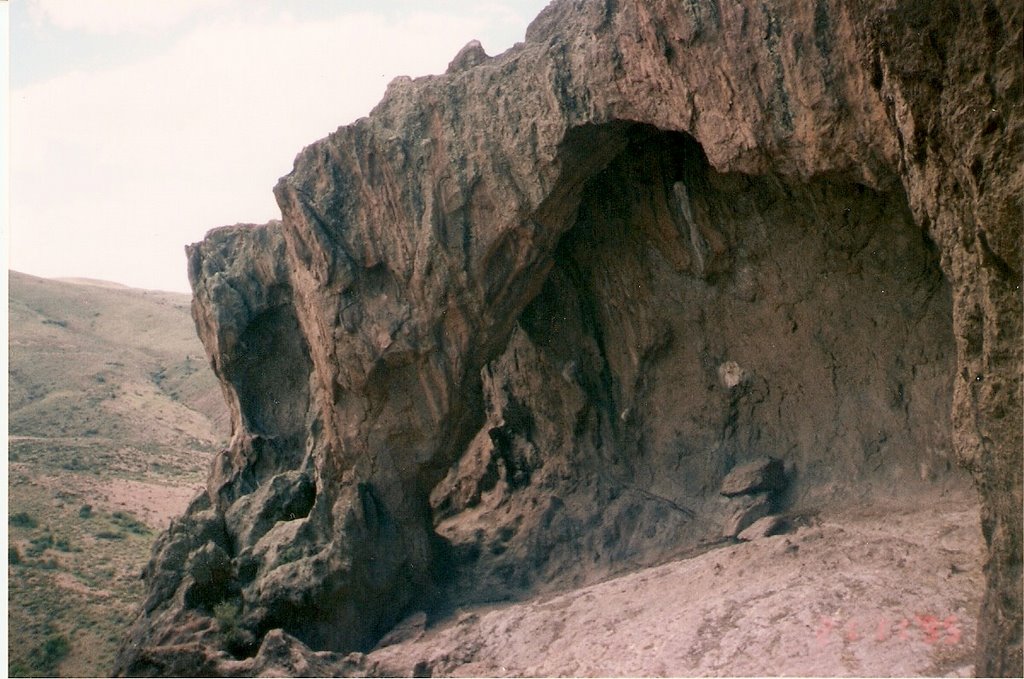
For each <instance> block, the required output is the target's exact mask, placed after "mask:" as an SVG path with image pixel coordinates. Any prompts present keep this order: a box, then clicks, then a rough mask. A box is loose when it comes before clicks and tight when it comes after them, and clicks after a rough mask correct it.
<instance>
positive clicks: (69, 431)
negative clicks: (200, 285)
mask: <svg viewBox="0 0 1024 679" xmlns="http://www.w3.org/2000/svg"><path fill="white" fill-rule="evenodd" d="M9 281H10V297H9V300H8V311H9V318H10V344H9V358H10V368H9V378H10V380H9V384H10V400H9V413H8V414H9V432H8V433H9V442H10V445H9V457H8V460H9V475H8V492H9V506H8V517H9V523H10V546H11V549H10V551H9V563H10V565H9V567H8V582H9V585H10V598H9V613H8V624H9V629H10V637H9V638H10V645H11V654H10V656H9V658H8V671H9V673H10V674H12V675H34V674H43V675H47V674H58V673H60V674H65V675H102V674H106V673H107V671H108V669H109V666H110V663H111V660H112V658H111V655H112V652H113V649H114V643H115V640H116V639H118V638H119V637H120V635H121V634H122V633H123V627H124V625H125V624H126V621H127V620H128V616H129V614H130V612H131V611H132V610H133V609H134V607H135V605H137V601H138V598H139V597H140V596H141V583H140V582H139V579H138V574H139V572H140V571H141V569H142V566H143V565H144V564H145V561H146V559H147V558H148V555H149V550H150V546H151V544H152V541H153V538H154V535H155V531H156V530H158V529H162V528H166V527H167V524H168V523H169V521H170V519H171V517H173V516H176V515H178V514H181V513H182V512H183V511H184V509H185V507H186V506H187V504H188V502H189V500H190V499H191V498H192V497H193V496H194V495H195V494H196V493H197V492H198V489H199V487H200V486H201V485H202V478H203V475H204V474H205V472H206V469H207V467H208V464H209V459H210V457H211V455H212V453H213V452H214V451H215V450H216V449H217V446H218V445H220V444H221V443H222V442H223V440H224V439H225V438H226V434H227V432H226V410H225V407H224V405H223V397H222V396H221V391H220V388H219V386H218V384H217V382H216V380H215V379H214V378H213V376H212V374H211V373H210V371H209V369H208V368H207V365H206V358H205V355H204V353H203V349H202V346H201V345H200V344H199V341H198V339H197V338H196V335H195V329H194V326H193V323H192V319H191V317H190V314H189V296H188V295H183V294H173V293H163V292H151V291H144V290H135V289H131V288H126V287H123V286H117V285H114V284H108V283H103V282H97V281H66V282H61V281H55V280H47V279H42V278H36V277H34V276H28V275H25V274H20V273H17V272H10V278H9Z"/></svg>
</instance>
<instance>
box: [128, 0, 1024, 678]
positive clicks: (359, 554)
mask: <svg viewBox="0 0 1024 679" xmlns="http://www.w3.org/2000/svg"><path fill="white" fill-rule="evenodd" d="M1021 25H1022V11H1021V8H1020V7H1019V4H1018V3H1015V2H981V1H978V2H966V1H965V2H956V1H953V0H942V1H940V2H934V3H922V2H916V1H914V0H905V1H898V0H889V1H885V2H876V1H871V2H867V1H864V2H832V1H829V0H815V1H813V2H812V1H811V0H807V1H804V2H761V1H757V2H755V1H753V0H728V1H722V2H669V1H667V0H645V1H644V2H639V1H636V0H559V1H557V2H554V3H552V4H551V5H550V6H549V7H548V8H547V9H545V10H544V11H543V12H542V13H541V14H540V16H538V17H537V19H536V20H535V21H534V22H533V23H532V24H531V26H530V28H529V30H528V32H527V35H526V39H525V42H524V43H521V44H519V45H517V46H516V47H514V48H513V49H511V50H509V51H508V52H505V53H504V54H501V55H498V56H494V57H491V56H488V55H487V54H486V53H485V52H484V50H483V48H482V47H481V46H480V45H479V43H475V42H474V43H470V44H469V45H467V47H466V48H464V49H463V50H462V51H461V52H460V53H459V54H458V55H457V56H456V57H455V58H454V59H453V61H452V63H451V65H450V66H449V69H448V71H447V72H446V73H445V74H443V75H439V76H432V77H426V78H420V79H416V80H411V79H409V78H398V79H396V80H395V81H393V82H392V83H391V85H390V86H389V88H388V91H387V93H386V95H385V97H384V100H383V101H382V102H381V103H380V104H379V105H378V106H377V108H375V109H374V111H373V112H372V113H371V115H370V116H369V117H367V118H363V119H361V120H359V121H357V122H355V123H353V124H352V125H349V126H347V127H343V128H340V129H339V130H337V131H336V132H335V133H334V134H332V135H330V136H329V137H327V138H325V139H322V140H320V141H318V142H316V143H314V144H312V145H310V146H308V147H307V148H305V149H303V150H302V152H301V153H300V154H299V155H298V157H297V158H296V161H295V167H294V170H293V171H292V172H291V173H290V174H289V175H288V176H286V177H284V178H283V179H282V180H281V181H280V182H279V183H278V185H277V186H276V188H275V195H276V197H277V200H278V203H279V205H280V207H281V211H282V217H283V218H282V221H281V222H274V223H271V224H267V225H262V226H252V225H240V226H234V227H226V228H222V229H217V230H214V231H212V232H211V233H210V234H209V235H208V236H207V238H206V240H204V241H203V242H201V243H198V244H196V245H193V246H191V247H190V248H189V275H190V279H191V281H192V285H193V290H194V293H195V296H194V302H193V314H194V317H195V320H196V326H197V328H198V331H199V334H200V337H201V338H202V340H203V342H204V344H205V346H206V349H207V352H208V354H209V356H210V360H211V364H212V366H213V369H214V370H215V372H216V374H217V376H218V377H219V378H220V380H221V383H222V385H223V390H224V394H225V398H226V400H227V402H228V404H229V406H230V409H231V413H232V424H233V426H232V432H233V434H232V438H231V441H230V444H229V445H228V447H227V449H226V450H225V451H223V452H222V453H221V454H220V455H219V456H218V457H217V459H216V461H215V463H214V466H213V468H212V470H211V473H210V476H209V482H208V484H207V490H206V492H205V493H204V494H203V495H201V496H200V497H198V498H197V499H196V500H195V501H194V502H193V504H192V506H191V507H190V508H189V510H188V512H187V513H186V515H185V516H183V517H181V518H180V519H179V520H177V521H176V522H175V523H174V524H173V525H172V526H171V528H170V529H169V530H168V531H167V533H165V534H164V535H163V536H161V538H160V539H159V540H158V542H157V544H156V546H155V548H154V555H153V559H152V561H151V563H150V565H149V567H148V568H147V571H146V574H145V577H146V579H147V585H148V597H147V600H146V602H145V604H144V606H143V608H142V611H141V613H140V615H139V618H138V619H137V621H136V623H135V625H134V627H133V629H132V631H131V633H130V636H129V638H128V639H127V641H126V642H125V645H124V647H123V649H122V652H121V654H120V658H119V660H118V666H117V668H116V671H117V672H118V673H123V674H160V673H166V674H184V673H200V674H248V673H255V672H259V671H260V668H261V665H260V663H261V662H264V661H266V659H267V658H271V657H272V658H273V659H274V660H273V662H274V663H275V664H273V667H275V668H278V669H280V668H282V667H284V668H291V670H290V671H295V672H327V671H332V672H343V671H346V669H345V668H346V667H347V665H345V663H357V660H358V658H357V657H356V656H349V657H348V658H346V657H345V656H343V655H340V654H343V653H346V652H349V651H362V650H367V649H369V648H370V647H372V646H373V645H374V643H376V641H377V640H379V639H380V638H381V637H382V636H383V635H384V634H385V633H386V632H387V631H388V630H389V629H391V628H392V627H393V626H394V625H395V623H397V622H398V621H400V620H401V619H403V618H404V617H406V616H407V615H408V614H410V613H412V612H415V611H427V612H428V614H429V615H430V616H438V615H443V613H444V611H445V610H446V609H449V608H450V607H452V606H455V605H460V604H464V603H471V602H482V601H495V600H505V599H511V598H516V597H520V596H524V595H526V594H530V593H537V592H541V591H545V590H552V589H560V588H565V587H569V586H574V585H580V584H584V583H587V582H592V581H594V580H596V579H597V578H600V577H602V576H605V575H607V574H609V573H613V572H616V571H621V570H623V569H628V568H631V567H635V566H637V565H642V564H645V563H653V562H657V561H662V560H665V559H667V558H670V557H673V556H678V555H680V554H683V553H686V552H687V551H689V550H693V549H697V548H702V547H706V546H708V545H709V544H712V543H713V542H714V541H715V540H716V539H718V536H719V535H720V532H721V523H722V518H723V517H725V516H726V515H727V514H728V512H729V511H730V504H729V502H730V501H729V500H727V499H725V498H723V497H721V496H720V495H719V494H718V488H719V486H720V484H721V481H722V479H723V478H724V477H725V475H726V474H727V473H728V472H729V470H730V469H732V468H733V467H734V466H736V465H738V464H741V463H744V462H747V461H750V460H754V459H757V458H760V457H763V456H766V455H767V456H771V457H774V458H777V459H781V460H782V461H783V462H784V465H785V474H786V477H787V490H786V492H785V493H784V494H782V495H781V496H779V497H775V498H773V500H772V502H773V503H774V504H775V505H777V506H776V509H787V508H788V509H799V508H809V507H814V506H819V505H821V504H822V503H825V502H829V501H832V500H834V499H835V498H837V497H861V498H863V497H871V496H872V495H873V494H882V495H884V494H888V493H893V492H899V493H904V494H913V493H914V492H916V490H918V489H923V488H927V487H935V486H936V485H942V484H956V483H957V482H958V475H959V474H960V473H962V472H961V471H960V467H961V466H962V467H964V468H966V469H967V470H969V472H970V474H971V476H972V477H973V479H974V483H975V485H976V487H977V489H978V492H979V493H980V496H981V500H982V505H983V510H982V526H983V532H984V536H985V539H986V543H987V545H988V557H987V564H986V573H987V578H988V584H987V590H986V595H985V601H984V605H983V612H982V614H981V615H980V616H979V617H980V620H982V621H983V622H982V624H980V626H979V634H978V650H977V654H978V656H977V658H978V664H977V668H976V669H977V671H978V672H979V673H981V674H1010V675H1013V674H1018V675H1019V673H1020V669H1021V645H1020V642H1021V600H1020V587H1021V510H1020V507H1021V500H1022V494H1021V493H1022V491H1021V487H1022V481H1021V451H1022V435H1021V424H1022V405H1021V360H1022V357H1021V354H1022V341H1021V338H1022V324H1021V315H1022V314H1021V292H1020V283H1021V203H1020V196H1021V195H1022V190H1024V171H1022V169H1021V163H1020V159H1021V155H1020V152H1021V139H1022V130H1024V128H1022V121H1024V115H1022V108H1021V107H1022V73H1021V72H1022V69H1021V64H1020V47H1021V36H1022V28H1021ZM261 659H262V660H261ZM282 663H283V664H282ZM332 663H333V664H332ZM353 667H356V666H355V665H353ZM352 671H358V668H356V669H353V670H352Z"/></svg>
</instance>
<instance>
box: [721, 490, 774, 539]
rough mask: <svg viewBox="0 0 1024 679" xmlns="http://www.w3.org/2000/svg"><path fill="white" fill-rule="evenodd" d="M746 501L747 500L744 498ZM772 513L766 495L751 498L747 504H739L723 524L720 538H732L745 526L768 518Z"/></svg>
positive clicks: (770, 504)
mask: <svg viewBox="0 0 1024 679" xmlns="http://www.w3.org/2000/svg"><path fill="white" fill-rule="evenodd" d="M744 499H747V498H744ZM771 511H772V503H771V500H769V499H768V495H767V494H761V495H756V496H751V497H750V498H749V500H748V501H747V502H744V503H742V504H740V506H739V507H737V508H736V510H735V511H733V512H732V515H731V516H730V517H729V519H728V520H727V521H726V522H725V526H724V527H723V528H722V536H723V537H727V538H734V537H736V536H737V535H739V534H740V533H741V532H742V531H743V530H744V529H745V528H747V526H750V525H751V524H753V523H754V522H755V521H757V520H759V519H761V518H763V517H766V516H768V514H770V513H771Z"/></svg>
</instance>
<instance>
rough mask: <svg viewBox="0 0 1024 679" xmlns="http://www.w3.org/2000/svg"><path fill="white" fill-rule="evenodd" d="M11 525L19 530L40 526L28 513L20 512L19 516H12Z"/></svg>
mask: <svg viewBox="0 0 1024 679" xmlns="http://www.w3.org/2000/svg"><path fill="white" fill-rule="evenodd" d="M10 523H11V525H12V526H17V527H18V528H35V527H36V526H38V525H39V524H38V523H36V520H35V519H33V518H32V517H31V516H30V515H29V514H28V512H18V513H17V514H11V519H10Z"/></svg>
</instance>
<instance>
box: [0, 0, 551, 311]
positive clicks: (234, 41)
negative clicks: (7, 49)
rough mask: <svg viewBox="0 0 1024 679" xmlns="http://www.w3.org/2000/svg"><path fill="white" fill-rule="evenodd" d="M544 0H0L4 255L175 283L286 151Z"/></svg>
mask: <svg viewBox="0 0 1024 679" xmlns="http://www.w3.org/2000/svg"><path fill="white" fill-rule="evenodd" d="M546 4H547V0H490V1H489V0H476V1H472V0H431V1H430V2H414V1H413V0H288V1H285V0H12V2H11V3H10V5H9V7H10V27H11V28H10V30H11V98H10V107H11V111H10V115H11V147H12V148H11V158H10V172H11V185H10V186H11V197H10V201H11V205H10V268H12V269H15V270H17V271H23V272H26V273H30V274H34V275H37V276H48V277H71V276H83V277H89V278H99V279H103V280H111V281H116V282H120V283H125V284H127V285H131V286H134V287H142V288H153V289H162V290H179V291H187V290H188V282H187V279H186V275H185V257H184V245H185V244H186V243H191V242H193V241H196V240H199V239H201V238H202V237H203V234H204V233H206V231H208V230H209V229H211V228H213V227H216V226H220V225H224V224H234V223H237V222H265V221H267V220H270V219H274V218H276V217H279V216H280V213H279V211H278V209H277V205H276V203H275V202H274V198H273V195H272V193H271V188H272V187H273V185H274V184H275V183H276V182H277V179H278V178H279V177H281V176H282V175H285V174H287V173H288V172H289V171H290V170H291V167H292V161H293V159H294V157H295V155H296V154H297V153H298V152H299V150H301V148H302V147H303V146H305V145H307V144H309V143H311V142H313V141H315V140H317V139H320V138H322V137H324V136H325V135H327V134H329V133H330V132H332V131H333V130H334V129H336V128H337V127H338V126H340V125H344V124H347V123H350V122H352V121H353V120H355V119H357V118H359V117H361V116H364V115H366V114H367V113H368V112H369V110H370V109H371V108H372V107H373V106H374V105H375V104H376V103H377V102H378V101H379V100H380V98H381V96H382V95H383V93H384V89H385V87H386V85H387V83H388V82H389V81H390V80H391V79H392V78H394V77H395V76H397V75H412V76H418V75H426V74H430V73H440V72H443V71H444V69H445V67H446V66H447V64H448V62H449V61H450V60H451V58H452V57H453V56H454V55H455V53H456V52H457V51H458V50H459V48H461V47H462V46H463V45H464V44H466V43H467V42H469V41H470V40H472V39H474V38H475V39H479V40H480V41H481V42H482V43H483V45H484V49H485V50H487V52H488V53H489V54H497V53H499V52H502V51H504V50H505V49H507V48H509V47H511V46H512V45H513V44H514V43H515V42H517V41H519V40H522V37H523V34H524V33H525V30H526V26H527V24H528V23H529V22H530V20H531V19H532V18H533V17H534V16H535V15H536V14H537V13H538V12H539V11H540V10H541V9H542V8H543V7H544V6H545V5H546Z"/></svg>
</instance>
